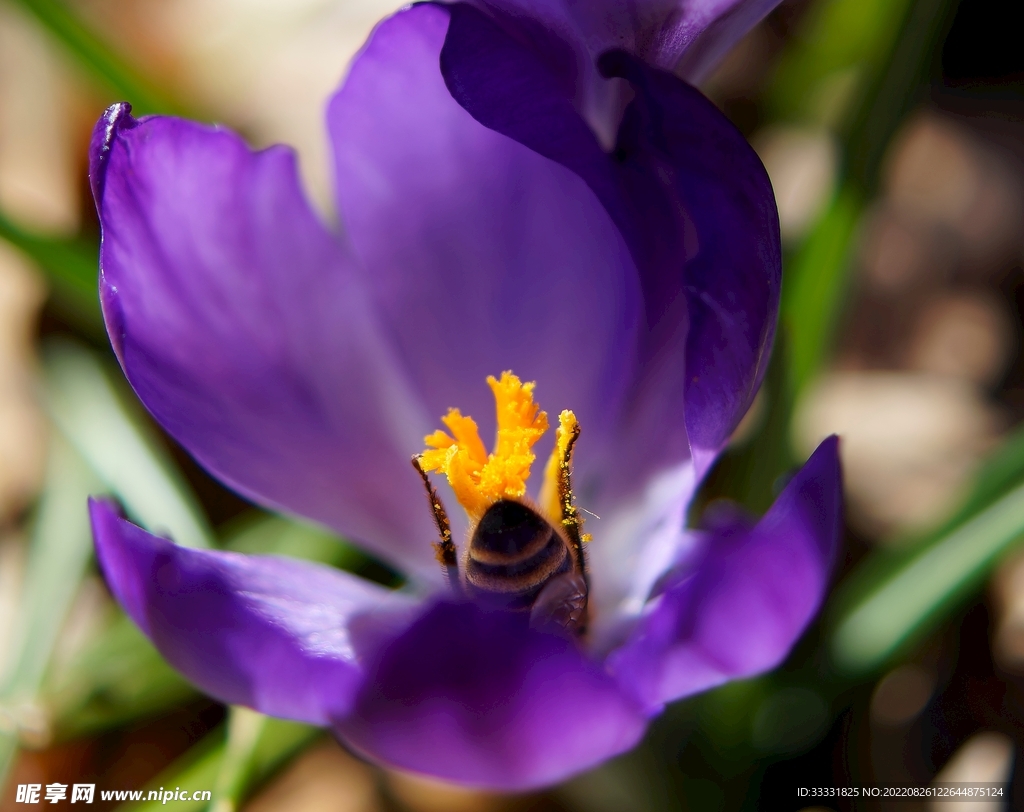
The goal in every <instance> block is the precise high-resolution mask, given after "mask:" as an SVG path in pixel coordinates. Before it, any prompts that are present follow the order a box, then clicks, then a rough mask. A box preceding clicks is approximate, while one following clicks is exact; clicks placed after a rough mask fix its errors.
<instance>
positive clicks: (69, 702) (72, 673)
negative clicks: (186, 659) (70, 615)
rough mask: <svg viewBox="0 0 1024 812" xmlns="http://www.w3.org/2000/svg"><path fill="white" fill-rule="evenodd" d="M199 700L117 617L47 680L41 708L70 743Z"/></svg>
mask: <svg viewBox="0 0 1024 812" xmlns="http://www.w3.org/2000/svg"><path fill="white" fill-rule="evenodd" d="M197 694H198V691H197V690H196V689H195V688H193V687H192V686H191V685H190V684H189V683H188V682H187V681H186V680H185V678H184V677H182V676H181V675H180V674H179V673H178V672H177V671H175V670H174V669H173V668H172V667H171V666H170V665H168V664H167V662H166V661H165V660H164V659H163V657H161V656H160V653H159V652H158V651H157V650H156V649H155V648H154V647H153V644H152V643H150V642H149V640H148V639H147V638H146V636H145V635H144V634H143V633H142V632H141V631H139V629H138V627H137V626H136V625H135V624H134V623H133V622H132V621H131V620H130V619H129V618H128V617H127V616H125V615H124V614H118V615H117V617H116V618H115V619H114V620H113V621H112V622H111V624H110V625H109V626H107V627H106V628H105V629H104V630H103V631H102V632H100V633H99V634H98V635H97V636H96V637H95V638H93V639H92V640H91V641H90V642H89V643H88V644H87V645H86V646H85V648H84V649H83V650H82V651H80V652H79V653H78V654H77V655H76V656H75V657H73V658H72V659H71V662H69V663H68V664H67V665H66V666H64V667H63V668H60V669H55V670H53V671H51V672H50V673H49V674H48V675H47V680H46V683H45V684H44V687H43V690H42V692H41V694H40V704H41V705H42V706H43V707H44V708H45V709H46V712H47V715H48V716H49V717H50V718H51V719H52V720H53V727H54V735H55V736H56V737H57V738H58V739H70V738H75V737H78V736H85V735H90V734H95V733H98V732H100V731H103V730H109V729H110V728H112V727H116V726H117V725H120V724H124V723H127V722H130V721H131V720H133V719H138V718H140V717H145V716H152V715H155V714H157V713H160V712H162V711H165V710H167V709H168V708H171V707H174V706H176V705H180V704H182V703H184V702H188V701H190V700H191V699H193V698H195V697H196V696H197Z"/></svg>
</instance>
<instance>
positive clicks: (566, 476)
mask: <svg viewBox="0 0 1024 812" xmlns="http://www.w3.org/2000/svg"><path fill="white" fill-rule="evenodd" d="M487 384H488V385H489V386H490V387H491V391H492V392H493V393H494V402H495V407H496V412H497V424H498V430H497V436H496V438H495V441H494V450H493V451H492V452H491V453H489V454H488V453H487V449H486V448H485V447H484V444H483V441H482V440H481V439H480V432H479V430H478V428H477V425H476V422H475V421H474V420H473V418H471V417H468V416H464V415H463V414H462V413H461V412H460V411H459V410H458V409H449V410H448V414H446V415H445V416H444V417H443V418H441V421H442V422H443V423H444V425H445V426H446V427H447V429H448V431H447V432H445V431H444V430H441V429H439V430H438V431H435V432H434V433H433V434H429V435H427V437H425V438H424V443H425V444H426V446H427V448H426V450H425V451H424V452H423V453H422V454H420V455H419V456H417V457H414V458H413V464H414V466H415V467H416V469H417V470H418V471H419V473H420V476H422V477H423V482H424V484H425V485H426V488H427V494H428V495H429V497H430V506H431V510H432V512H433V514H434V521H435V523H436V525H437V529H438V533H439V535H440V541H439V542H438V543H437V544H435V545H434V546H435V549H436V550H437V556H438V561H439V562H440V564H441V565H442V567H444V569H445V571H446V572H447V574H448V579H449V582H450V583H451V585H452V587H453V589H455V590H457V591H462V590H463V589H464V590H467V591H468V592H469V593H470V594H471V595H473V596H476V597H483V598H485V599H488V600H492V601H497V602H498V603H499V604H500V605H503V606H505V607H506V608H510V609H513V608H514V609H527V610H530V612H531V622H534V623H536V624H538V625H543V626H547V625H552V624H553V625H554V626H556V627H557V628H560V629H562V630H570V631H572V632H573V633H576V634H581V633H582V630H583V628H584V626H585V616H586V605H587V592H588V585H587V578H586V562H585V560H584V559H585V556H584V552H583V542H584V541H588V540H589V538H588V537H587V536H584V535H583V534H582V527H583V520H582V519H581V518H580V515H579V511H577V509H576V507H575V505H574V504H573V496H572V489H571V486H570V478H571V463H572V451H573V446H574V444H575V442H576V438H577V437H579V433H580V428H579V423H578V422H577V421H576V416H575V415H574V414H573V413H572V412H571V411H569V410H568V409H567V410H565V411H563V412H562V413H561V414H560V415H559V416H558V429H557V431H556V433H555V447H554V449H553V450H552V452H551V458H550V459H549V460H548V464H547V466H546V468H545V471H544V482H543V484H542V487H541V490H540V497H539V500H538V501H539V505H534V504H533V503H532V502H531V501H530V500H529V499H527V498H526V482H527V480H528V479H529V478H530V469H531V468H532V466H533V463H534V461H535V460H536V455H535V454H534V452H533V447H534V445H536V443H537V441H538V440H540V438H541V437H542V436H543V435H544V432H546V431H547V429H548V416H547V414H546V413H544V412H542V411H541V410H540V407H539V406H538V405H537V404H536V403H535V402H534V400H533V390H534V387H535V384H533V383H523V382H522V381H520V380H519V378H517V377H516V376H515V375H513V374H512V373H511V372H503V373H502V374H501V378H500V379H496V378H494V377H493V376H490V377H488V378H487ZM430 471H436V472H438V473H442V474H444V475H445V476H446V477H447V479H448V482H449V484H450V485H451V487H452V490H453V491H454V492H455V497H456V499H458V500H459V504H460V505H462V507H463V508H464V509H465V511H466V513H467V514H468V516H469V518H470V520H471V522H472V523H473V527H472V529H471V533H470V537H469V539H468V542H467V545H466V549H465V556H464V558H465V563H464V567H465V569H464V572H463V574H462V575H460V573H459V564H458V560H457V559H458V556H457V552H456V548H455V544H454V542H453V540H452V533H451V526H450V524H449V522H448V516H447V513H446V512H445V510H444V506H443V505H442V504H441V500H440V498H439V497H438V495H437V491H435V490H434V488H433V486H432V485H431V483H430V479H429V477H428V476H427V472H430Z"/></svg>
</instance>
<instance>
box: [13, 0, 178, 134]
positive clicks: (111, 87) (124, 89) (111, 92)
mask: <svg viewBox="0 0 1024 812" xmlns="http://www.w3.org/2000/svg"><path fill="white" fill-rule="evenodd" d="M15 2H16V3H17V4H18V5H19V6H21V8H23V9H24V10H25V11H27V12H28V13H29V14H31V15H32V16H33V17H34V18H35V19H36V20H37V21H38V22H39V23H40V24H41V25H42V26H43V27H44V28H45V29H46V30H47V31H49V32H50V34H52V35H53V37H54V38H55V39H57V40H58V41H59V42H61V43H62V44H63V45H64V47H65V48H66V49H67V50H68V52H69V53H70V54H71V55H72V56H74V57H75V58H76V59H77V60H78V62H79V64H80V65H81V66H82V67H83V68H85V70H86V71H87V72H88V73H89V75H91V76H92V78H93V79H94V80H95V81H97V82H98V83H99V84H100V86H101V87H103V88H105V89H106V90H107V93H108V98H107V102H108V103H110V102H115V101H130V102H131V103H132V105H133V106H135V108H136V111H137V112H138V113H139V114H144V113H167V114H171V115H183V114H184V111H183V110H182V108H181V105H180V104H179V103H178V102H177V101H176V100H175V98H174V96H173V94H171V93H168V92H166V91H164V90H163V89H161V88H158V87H157V86H156V84H155V83H154V82H152V81H151V80H149V79H147V78H145V77H143V76H142V75H141V74H140V73H139V72H138V71H137V70H136V69H135V68H133V67H132V66H131V65H130V64H129V63H128V61H127V60H125V59H124V58H123V57H122V56H121V55H119V54H118V53H117V51H116V50H115V49H114V48H113V47H111V45H110V43H108V42H105V41H104V40H103V39H102V38H101V37H99V36H98V35H97V34H96V33H95V32H94V31H92V30H91V29H90V28H89V26H87V25H86V24H85V23H84V22H83V21H82V20H81V19H79V18H78V17H77V16H76V15H75V14H74V13H73V12H72V11H71V10H70V9H69V8H68V7H67V6H66V5H65V4H64V3H62V2H60V0H15Z"/></svg>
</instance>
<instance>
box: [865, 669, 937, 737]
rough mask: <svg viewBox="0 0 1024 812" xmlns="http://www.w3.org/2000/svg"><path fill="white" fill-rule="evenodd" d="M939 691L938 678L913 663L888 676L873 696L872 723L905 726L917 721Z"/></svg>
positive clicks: (876, 688) (879, 684)
mask: <svg viewBox="0 0 1024 812" xmlns="http://www.w3.org/2000/svg"><path fill="white" fill-rule="evenodd" d="M934 690H935V675H934V674H933V673H932V672H930V671H927V670H925V669H924V668H922V667H921V666H919V665H915V664H913V663H910V664H907V665H901V666H900V667H899V668H895V669H893V670H892V671H890V672H889V673H888V674H886V675H885V676H884V677H883V678H882V679H881V680H880V681H879V683H878V685H876V686H875V691H874V693H873V694H872V695H871V721H872V722H874V723H875V724H876V725H881V726H883V727H901V726H903V725H906V724H909V723H910V722H912V721H914V719H916V718H917V717H918V716H919V715H920V713H921V711H923V710H924V709H925V707H926V706H927V705H928V700H929V699H931V697H932V692H933V691H934Z"/></svg>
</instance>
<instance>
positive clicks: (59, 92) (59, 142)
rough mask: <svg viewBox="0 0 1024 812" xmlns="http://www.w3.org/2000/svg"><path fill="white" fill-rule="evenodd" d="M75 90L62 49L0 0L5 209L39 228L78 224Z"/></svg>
mask: <svg viewBox="0 0 1024 812" xmlns="http://www.w3.org/2000/svg"><path fill="white" fill-rule="evenodd" d="M75 95H76V94H75V88H74V86H73V85H72V83H71V80H70V73H69V72H68V71H67V70H66V68H65V66H64V64H63V61H62V59H61V56H60V53H59V50H58V48H57V46H55V45H54V44H53V42H52V41H51V39H50V38H49V37H47V35H46V33H45V32H43V31H42V30H40V29H39V27H38V26H37V25H36V24H35V23H34V21H32V20H30V19H28V18H26V17H25V16H24V15H23V13H22V12H21V11H20V10H19V9H18V8H17V7H16V6H15V5H14V4H12V3H2V4H0V209H2V210H3V211H4V213H5V214H7V215H9V216H11V217H12V218H14V219H16V220H18V221H19V222H20V223H22V224H23V225H25V226H27V227H30V228H33V229H35V230H37V231H44V232H56V233H72V232H74V231H75V230H76V228H77V227H78V181H79V176H78V175H79V171H80V168H81V166H82V156H84V148H85V145H84V143H83V144H80V143H78V142H77V141H76V135H77V133H76V121H75V120H76V109H75V98H74V97H75ZM79 153H81V155H80V154H79Z"/></svg>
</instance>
